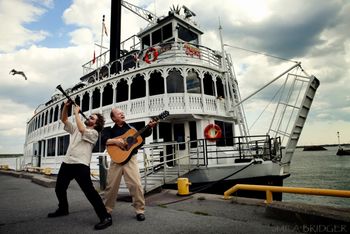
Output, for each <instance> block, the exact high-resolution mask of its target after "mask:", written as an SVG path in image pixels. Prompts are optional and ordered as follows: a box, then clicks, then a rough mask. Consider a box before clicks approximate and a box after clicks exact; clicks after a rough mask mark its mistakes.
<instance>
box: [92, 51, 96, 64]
mask: <svg viewBox="0 0 350 234" xmlns="http://www.w3.org/2000/svg"><path fill="white" fill-rule="evenodd" d="M95 62H96V53H95V50H94V57H93V58H92V64H94V63H95Z"/></svg>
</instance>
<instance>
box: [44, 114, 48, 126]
mask: <svg viewBox="0 0 350 234" xmlns="http://www.w3.org/2000/svg"><path fill="white" fill-rule="evenodd" d="M47 113H48V112H47V111H46V112H45V117H44V125H47V116H48V114H47Z"/></svg>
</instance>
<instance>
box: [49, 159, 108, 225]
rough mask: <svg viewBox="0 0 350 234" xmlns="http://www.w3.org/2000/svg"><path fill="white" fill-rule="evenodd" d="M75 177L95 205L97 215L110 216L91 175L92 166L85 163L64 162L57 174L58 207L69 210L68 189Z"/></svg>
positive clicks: (102, 217)
mask: <svg viewBox="0 0 350 234" xmlns="http://www.w3.org/2000/svg"><path fill="white" fill-rule="evenodd" d="M72 179H75V180H76V181H77V182H78V184H79V186H80V188H81V190H82V191H83V192H84V194H85V196H86V198H87V199H88V200H89V202H90V203H91V205H92V206H93V207H94V209H95V212H96V214H97V216H98V217H99V218H100V220H103V219H104V218H106V217H107V216H108V213H107V210H106V208H105V206H104V204H103V202H102V199H101V197H100V195H99V194H98V193H97V191H96V190H95V188H94V186H93V184H92V181H91V177H90V167H88V166H86V165H84V164H68V163H62V165H61V168H60V170H59V172H58V175H57V181H56V189H55V192H56V196H57V198H58V207H59V209H60V210H62V211H68V199H67V189H68V186H69V184H70V181H71V180H72Z"/></svg>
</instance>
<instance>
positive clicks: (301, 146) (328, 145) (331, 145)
mask: <svg viewBox="0 0 350 234" xmlns="http://www.w3.org/2000/svg"><path fill="white" fill-rule="evenodd" d="M336 146H338V144H325V145H298V146H297V147H296V148H304V147H336ZM341 146H344V147H348V146H350V144H342V145H341Z"/></svg>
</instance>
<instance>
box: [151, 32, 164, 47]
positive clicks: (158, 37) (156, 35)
mask: <svg viewBox="0 0 350 234" xmlns="http://www.w3.org/2000/svg"><path fill="white" fill-rule="evenodd" d="M161 41H162V31H161V29H158V30H156V31H154V32H153V33H152V45H155V44H158V43H160V42H161Z"/></svg>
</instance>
